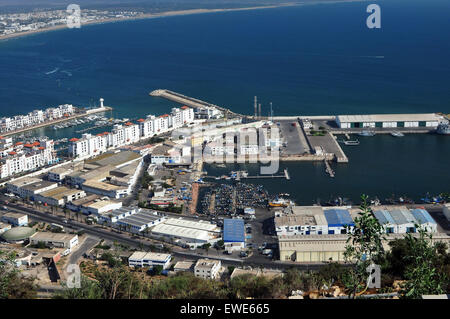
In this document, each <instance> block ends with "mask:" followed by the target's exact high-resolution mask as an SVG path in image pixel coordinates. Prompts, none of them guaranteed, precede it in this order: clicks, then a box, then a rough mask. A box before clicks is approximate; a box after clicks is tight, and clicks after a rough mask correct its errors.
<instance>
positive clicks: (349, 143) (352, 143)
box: [344, 140, 359, 145]
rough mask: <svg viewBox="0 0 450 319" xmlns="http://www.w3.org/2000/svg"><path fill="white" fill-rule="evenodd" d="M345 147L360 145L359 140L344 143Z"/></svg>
mask: <svg viewBox="0 0 450 319" xmlns="http://www.w3.org/2000/svg"><path fill="white" fill-rule="evenodd" d="M344 144H345V145H359V141H358V140H350V141H344Z"/></svg>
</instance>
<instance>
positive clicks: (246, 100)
mask: <svg viewBox="0 0 450 319" xmlns="http://www.w3.org/2000/svg"><path fill="white" fill-rule="evenodd" d="M377 3H379V4H380V6H381V8H382V28H381V29H368V28H367V27H366V24H365V21H366V18H367V16H368V13H366V6H367V4H368V3H367V2H365V3H364V2H362V3H358V2H356V3H336V4H319V5H311V6H302V7H290V8H277V9H267V10H254V11H242V12H229V13H211V14H199V15H190V16H178V17H167V18H158V19H147V20H139V21H130V22H119V23H109V24H103V25H91V26H83V27H82V28H81V29H67V30H62V31H55V32H48V33H42V34H38V35H32V36H27V37H23V38H17V39H12V40H7V41H0V66H1V72H0V83H1V86H0V108H1V113H2V114H4V115H10V114H17V113H20V112H26V111H29V110H32V109H34V108H36V107H43V106H52V105H57V104H60V103H73V104H75V105H80V106H89V105H93V104H94V103H96V102H97V100H98V98H99V97H104V98H105V100H106V102H107V105H110V106H113V107H114V109H115V114H114V115H116V116H128V117H129V116H130V115H129V114H130V113H132V114H136V116H141V115H146V114H149V113H157V114H158V113H165V112H167V109H168V108H169V107H170V105H171V103H169V102H166V101H162V100H160V99H156V98H150V97H149V96H148V92H149V91H151V90H153V89H156V88H169V89H172V90H175V91H179V92H182V93H185V94H187V95H191V96H195V97H198V98H202V99H205V100H208V101H211V102H214V103H216V104H219V105H223V106H226V107H230V108H231V109H233V110H235V111H239V112H242V113H252V103H253V96H254V95H257V96H259V97H260V100H261V102H262V103H263V112H264V113H265V114H266V112H267V111H268V108H267V106H268V103H269V102H270V101H272V102H273V105H274V112H275V115H294V114H336V113H340V114H349V113H353V114H360V113H389V112H396V113H402V112H432V111H442V112H447V113H450V87H449V83H450V81H449V76H450V59H449V58H448V57H449V56H450V41H448V39H449V38H450V19H449V18H448V12H449V9H450V4H449V2H448V1H444V0H431V1H420V0H413V1H405V0H389V1H377Z"/></svg>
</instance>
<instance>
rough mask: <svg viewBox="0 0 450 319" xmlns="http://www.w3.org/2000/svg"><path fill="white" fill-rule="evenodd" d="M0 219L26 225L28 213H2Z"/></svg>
mask: <svg viewBox="0 0 450 319" xmlns="http://www.w3.org/2000/svg"><path fill="white" fill-rule="evenodd" d="M1 221H2V222H4V223H7V224H11V225H13V226H27V225H28V215H26V214H19V213H5V214H3V215H2V217H1Z"/></svg>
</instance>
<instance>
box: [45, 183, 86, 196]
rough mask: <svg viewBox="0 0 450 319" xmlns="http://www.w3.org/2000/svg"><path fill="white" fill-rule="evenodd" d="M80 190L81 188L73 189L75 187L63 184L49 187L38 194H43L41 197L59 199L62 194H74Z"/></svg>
mask: <svg viewBox="0 0 450 319" xmlns="http://www.w3.org/2000/svg"><path fill="white" fill-rule="evenodd" d="M79 192H81V190H79V189H75V188H72V189H71V188H67V187H65V186H59V187H56V188H53V189H50V190H48V191H45V192H42V193H40V194H39V195H41V196H43V197H50V198H54V199H61V198H63V197H64V196H67V195H70V194H75V193H79Z"/></svg>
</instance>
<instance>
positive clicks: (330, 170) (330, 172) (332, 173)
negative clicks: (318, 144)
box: [324, 160, 334, 177]
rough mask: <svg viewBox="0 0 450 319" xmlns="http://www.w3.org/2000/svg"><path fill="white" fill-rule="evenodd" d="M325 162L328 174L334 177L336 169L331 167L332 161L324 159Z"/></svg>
mask: <svg viewBox="0 0 450 319" xmlns="http://www.w3.org/2000/svg"><path fill="white" fill-rule="evenodd" d="M324 163H325V171H326V172H327V174H328V175H330V177H334V171H333V169H332V168H331V165H330V163H329V162H328V161H327V160H324Z"/></svg>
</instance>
